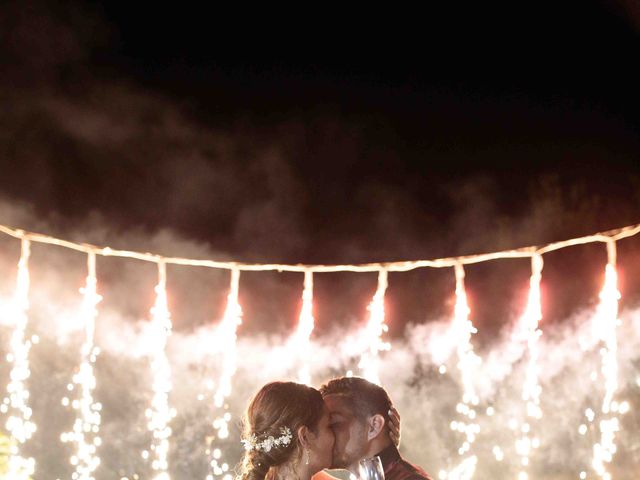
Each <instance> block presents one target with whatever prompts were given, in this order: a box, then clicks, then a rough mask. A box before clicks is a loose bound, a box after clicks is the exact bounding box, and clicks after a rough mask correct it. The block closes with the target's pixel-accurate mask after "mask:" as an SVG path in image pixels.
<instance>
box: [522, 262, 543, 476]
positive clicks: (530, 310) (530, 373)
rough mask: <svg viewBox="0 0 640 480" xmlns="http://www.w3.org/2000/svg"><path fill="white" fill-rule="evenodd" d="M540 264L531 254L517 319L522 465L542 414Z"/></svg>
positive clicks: (526, 462)
mask: <svg viewBox="0 0 640 480" xmlns="http://www.w3.org/2000/svg"><path fill="white" fill-rule="evenodd" d="M543 266H544V263H543V261H542V256H540V255H537V254H536V255H534V256H533V257H531V279H530V280H529V298H528V301H527V308H526V309H525V312H524V314H523V315H522V317H521V318H520V322H519V325H518V329H517V332H518V335H519V338H518V340H520V341H524V342H526V345H527V353H528V357H527V363H526V371H525V380H524V384H523V386H522V400H524V401H525V402H526V419H525V420H524V421H523V422H522V423H521V424H520V432H521V434H522V435H520V437H519V438H518V439H517V440H516V453H517V454H518V455H519V456H520V464H521V466H522V467H527V466H528V465H529V457H530V455H531V450H532V449H533V448H536V447H537V446H538V445H539V442H540V441H539V440H538V439H537V438H536V437H532V436H531V435H530V431H531V425H530V422H531V421H535V420H538V419H540V418H541V417H542V410H541V409H540V393H541V391H542V387H541V386H540V383H539V382H538V374H539V366H538V357H539V344H538V342H539V340H540V337H541V335H542V331H541V330H540V329H539V328H538V326H539V324H540V320H542V304H541V298H540V297H541V295H540V281H541V280H542V267H543ZM525 475H526V472H525V470H524V468H523V470H521V471H520V473H519V475H518V478H526V477H525Z"/></svg>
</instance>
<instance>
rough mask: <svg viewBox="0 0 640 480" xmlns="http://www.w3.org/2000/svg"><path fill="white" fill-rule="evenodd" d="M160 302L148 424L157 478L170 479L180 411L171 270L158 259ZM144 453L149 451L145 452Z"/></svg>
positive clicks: (152, 333)
mask: <svg viewBox="0 0 640 480" xmlns="http://www.w3.org/2000/svg"><path fill="white" fill-rule="evenodd" d="M155 290H156V302H155V304H154V306H153V308H152V309H151V316H152V319H151V325H150V327H149V331H148V335H149V336H148V341H149V346H150V348H151V354H150V355H151V372H152V382H153V383H152V388H153V399H152V401H151V407H150V408H148V409H147V411H146V416H147V419H148V424H147V426H148V428H149V430H150V431H151V432H152V434H153V439H152V443H151V451H152V454H151V456H152V461H151V468H152V469H153V470H154V472H156V473H155V474H154V477H153V480H170V478H171V477H170V476H169V473H168V470H169V465H168V462H167V456H168V453H169V438H170V436H171V427H170V426H169V422H170V421H171V419H172V418H173V417H175V415H176V412H175V410H174V409H172V408H171V407H170V406H169V393H170V392H171V388H172V386H171V366H170V365H169V360H168V358H167V353H166V346H167V340H168V339H169V336H170V335H171V328H172V325H171V316H170V314H169V308H168V306H167V270H166V264H165V262H163V261H159V262H158V285H156V288H155ZM143 456H145V457H146V456H148V453H146V452H143Z"/></svg>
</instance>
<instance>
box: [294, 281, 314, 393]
mask: <svg viewBox="0 0 640 480" xmlns="http://www.w3.org/2000/svg"><path fill="white" fill-rule="evenodd" d="M314 323H315V320H314V318H313V272H311V271H310V270H309V271H306V272H304V290H303V291H302V308H301V309H300V318H299V320H298V328H297V329H296V331H295V333H294V334H293V335H292V336H291V338H290V339H289V351H290V352H291V354H292V356H293V358H297V359H298V361H299V363H300V368H299V370H298V381H299V382H300V383H304V384H307V385H310V384H311V372H310V370H309V358H310V356H311V333H312V332H313V327H314Z"/></svg>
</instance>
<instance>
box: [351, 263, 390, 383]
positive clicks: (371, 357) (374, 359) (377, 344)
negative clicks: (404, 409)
mask: <svg viewBox="0 0 640 480" xmlns="http://www.w3.org/2000/svg"><path fill="white" fill-rule="evenodd" d="M387 286H388V282H387V271H386V270H384V269H382V270H380V271H379V272H378V288H377V289H376V293H375V294H374V295H373V299H372V300H371V303H370V304H369V306H368V307H367V310H368V311H369V320H368V322H367V325H366V326H365V328H364V331H363V337H362V342H363V349H364V351H363V353H362V354H361V356H360V362H359V363H358V368H360V371H361V372H362V376H363V377H364V378H366V379H367V380H369V381H370V382H374V383H378V384H379V383H380V377H379V373H378V372H379V368H380V352H382V351H386V350H389V349H390V348H391V344H389V343H388V342H385V341H384V340H383V339H382V336H383V335H384V333H385V332H387V331H388V330H389V328H388V327H387V324H386V323H384V317H385V313H384V295H385V292H386V290H387Z"/></svg>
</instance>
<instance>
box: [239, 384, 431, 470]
mask: <svg viewBox="0 0 640 480" xmlns="http://www.w3.org/2000/svg"><path fill="white" fill-rule="evenodd" d="M399 431H400V420H399V417H398V415H397V412H396V411H395V409H394V408H393V406H392V403H391V399H390V398H389V394H388V393H387V392H386V390H385V389H384V388H382V387H380V386H378V385H376V384H374V383H371V382H369V381H367V380H365V379H363V378H359V377H341V378H335V379H333V380H330V381H329V382H328V383H326V384H325V385H323V386H322V387H320V390H317V389H315V388H313V387H309V386H307V385H303V384H299V383H294V382H271V383H267V384H266V385H264V386H263V387H262V388H261V389H260V391H258V393H256V395H255V396H254V397H253V399H252V400H251V401H250V403H249V406H248V407H247V410H246V412H245V415H244V419H243V435H242V443H243V444H244V446H245V454H244V458H243V460H242V463H241V466H240V471H239V475H238V477H237V478H238V479H239V480H290V479H296V480H310V479H311V477H312V476H314V475H316V474H317V475H316V477H315V478H314V480H328V479H332V478H333V477H331V476H330V475H329V474H327V473H325V472H322V470H323V469H325V468H340V469H347V470H349V471H350V472H352V473H353V474H355V475H356V476H357V474H358V463H359V462H360V461H361V460H363V459H365V458H370V457H373V456H376V455H377V456H379V457H380V460H381V463H382V467H383V470H384V478H385V479H386V480H431V479H430V477H429V475H427V474H426V473H425V472H424V471H423V470H422V469H421V468H420V467H417V466H415V465H412V464H411V463H409V462H407V461H406V460H404V459H403V458H402V457H401V456H400V453H399V452H398V448H397V443H398V441H399V434H400V433H399Z"/></svg>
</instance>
